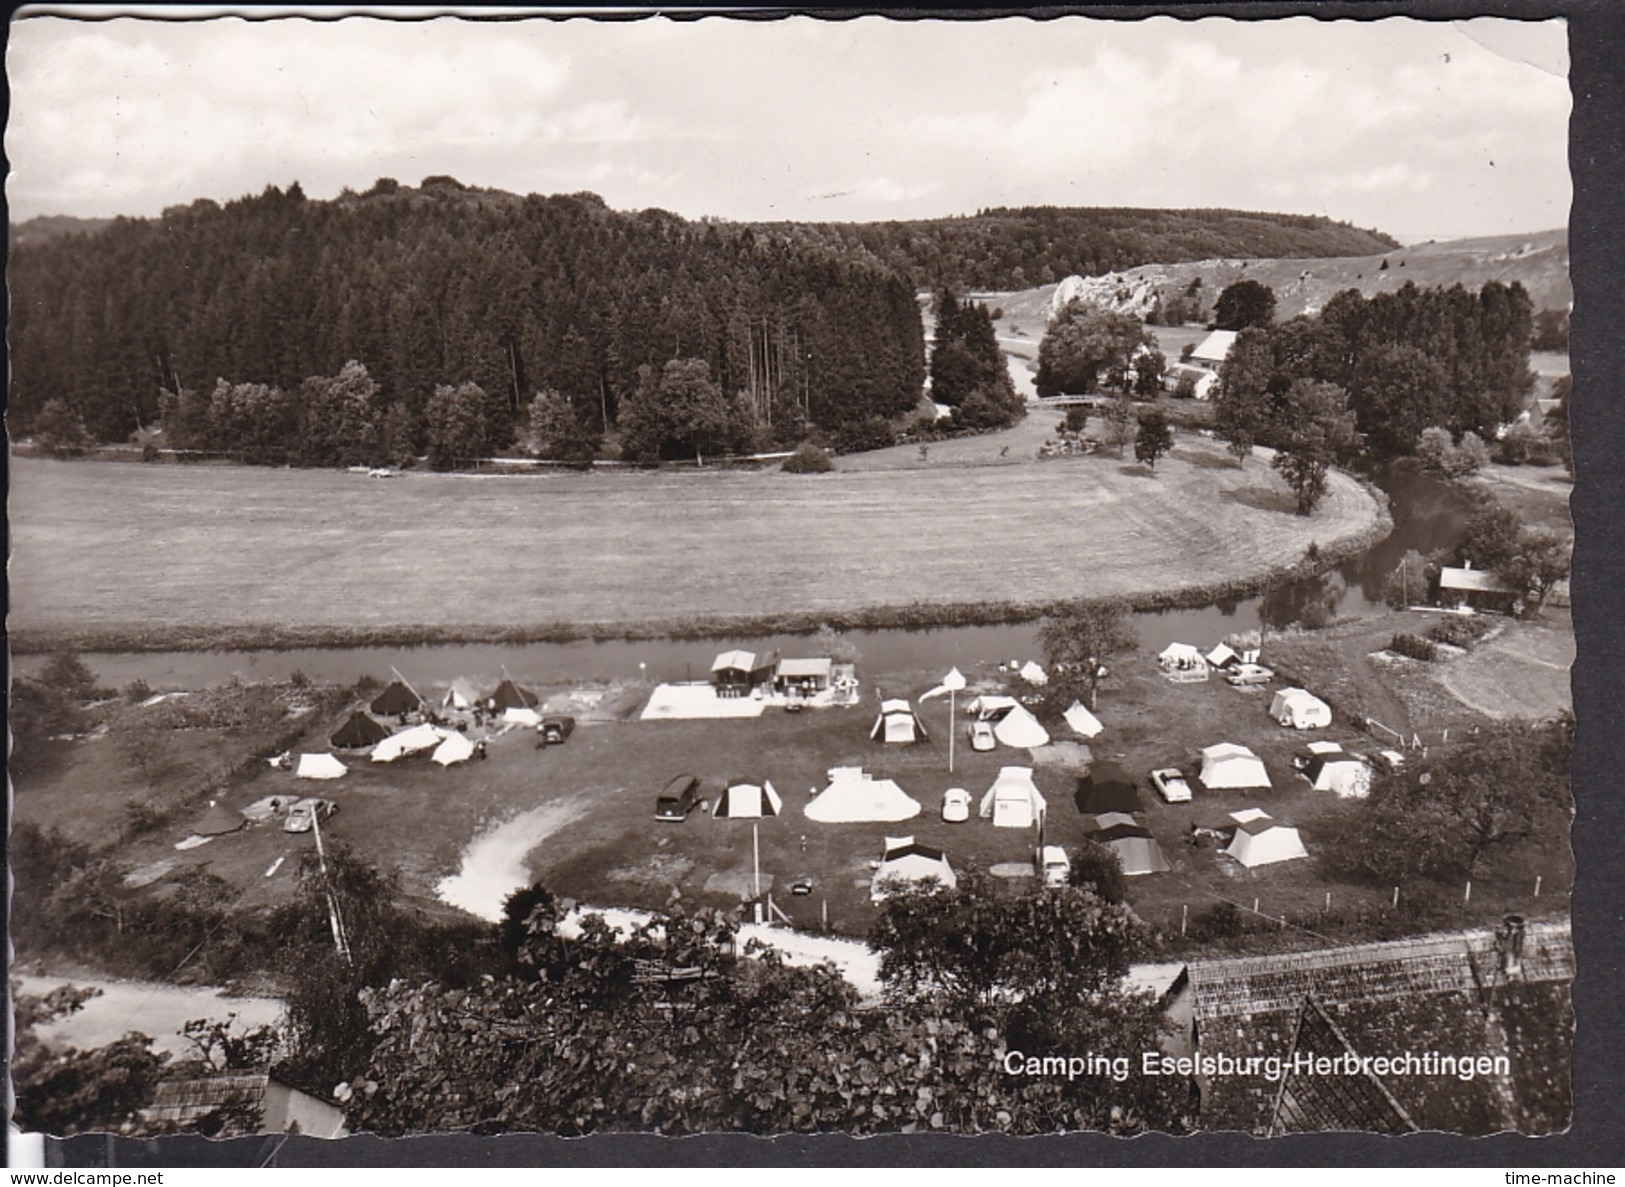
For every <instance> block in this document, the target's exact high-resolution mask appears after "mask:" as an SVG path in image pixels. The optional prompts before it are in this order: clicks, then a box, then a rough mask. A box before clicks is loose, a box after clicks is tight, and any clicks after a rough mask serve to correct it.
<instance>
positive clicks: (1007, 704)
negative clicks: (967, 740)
mask: <svg viewBox="0 0 1625 1187" xmlns="http://www.w3.org/2000/svg"><path fill="white" fill-rule="evenodd" d="M1020 707H1021V702H1020V701H1018V700H1016V698H1015V697H1006V696H999V695H997V694H995V693H983V694H982V695H981V696H979V697H977V698H976V699H975V700H973V701H971V703H970V704H968V705H966V706H965V712H967V713H969V714H970V715H971V716H972V717H974V718H976V720H978V721H997V720H999V718H1001V717H1003V716H1004V715H1005V714H1006V713H1008V712H1010V710H1012V709H1019V708H1020Z"/></svg>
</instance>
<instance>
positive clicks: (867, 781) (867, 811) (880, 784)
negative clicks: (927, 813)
mask: <svg viewBox="0 0 1625 1187" xmlns="http://www.w3.org/2000/svg"><path fill="white" fill-rule="evenodd" d="M829 774H830V784H829V786H828V787H826V788H824V790H823V791H821V792H819V793H818V795H817V797H816V798H814V799H813V800H812V801H810V802H809V803H808V804H807V819H808V820H816V821H817V822H818V823H820V824H857V823H862V822H864V821H888V820H908V819H910V818H911V817H914V816H918V815H919V814H920V805H919V801H917V800H914V799H911V798H910V797H909V796H908V794H907V793H906V792H904V791H903V789H902V788H901V787H899V786H897V784H896V783H894V782H892V780H890V779H874V778H871V777H870V776H868V775H865V774H864V773H863V772H862V771H861V770H860V769H858V768H857V767H837V768H835V769H834V770H832V771H830V773H829Z"/></svg>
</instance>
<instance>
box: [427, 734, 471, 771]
mask: <svg viewBox="0 0 1625 1187" xmlns="http://www.w3.org/2000/svg"><path fill="white" fill-rule="evenodd" d="M473 754H474V743H472V742H470V741H469V740H468V739H467V738H466V737H464V736H463V735H462V734H459V733H458V732H457V731H455V730H447V731H446V732H445V737H443V738H441V739H440V745H438V746H436V747H435V748H434V753H433V754H431V755H430V756H429V757H430V758H431V759H433V760H434V761H435V762H437V763H439V764H440V765H441V766H443V767H449V766H451V764H452V763H454V762H463V761H465V760H467V759H469V758H471V757H473Z"/></svg>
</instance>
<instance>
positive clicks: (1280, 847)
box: [1224, 818, 1309, 869]
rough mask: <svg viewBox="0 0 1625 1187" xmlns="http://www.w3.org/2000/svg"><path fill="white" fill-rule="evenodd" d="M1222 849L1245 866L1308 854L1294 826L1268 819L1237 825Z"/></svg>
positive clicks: (1249, 866)
mask: <svg viewBox="0 0 1625 1187" xmlns="http://www.w3.org/2000/svg"><path fill="white" fill-rule="evenodd" d="M1224 852H1225V853H1226V854H1227V855H1228V856H1230V857H1233V858H1235V859H1236V860H1237V861H1239V862H1240V863H1241V864H1242V865H1244V866H1246V867H1247V868H1248V869H1251V868H1252V867H1254V866H1267V865H1274V864H1275V863H1276V862H1278V861H1292V860H1293V859H1295V858H1299V857H1308V856H1309V851H1308V850H1307V849H1305V848H1304V847H1303V840H1302V838H1300V837H1299V836H1298V830H1297V829H1295V828H1288V827H1287V826H1286V825H1284V824H1276V823H1275V822H1274V821H1273V820H1270V819H1268V818H1265V819H1263V820H1255V821H1253V822H1252V823H1250V824H1243V825H1240V826H1239V827H1238V828H1237V829H1236V835H1235V836H1234V837H1233V838H1231V841H1230V847H1229V848H1228V849H1226V850H1225V851H1224Z"/></svg>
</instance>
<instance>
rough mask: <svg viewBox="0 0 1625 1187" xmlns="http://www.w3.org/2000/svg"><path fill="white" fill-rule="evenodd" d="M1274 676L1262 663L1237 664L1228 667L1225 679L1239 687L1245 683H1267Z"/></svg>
mask: <svg viewBox="0 0 1625 1187" xmlns="http://www.w3.org/2000/svg"><path fill="white" fill-rule="evenodd" d="M1274 676H1275V673H1274V672H1272V671H1270V670H1269V669H1268V668H1266V667H1264V666H1263V665H1262V664H1237V665H1236V666H1235V667H1234V668H1232V669H1230V672H1229V674H1228V675H1226V676H1225V680H1227V681H1228V682H1229V683H1231V684H1234V685H1235V686H1236V687H1237V688H1240V687H1242V686H1243V685H1247V684H1268V683H1269V682H1270V680H1271V679H1272V678H1274Z"/></svg>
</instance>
